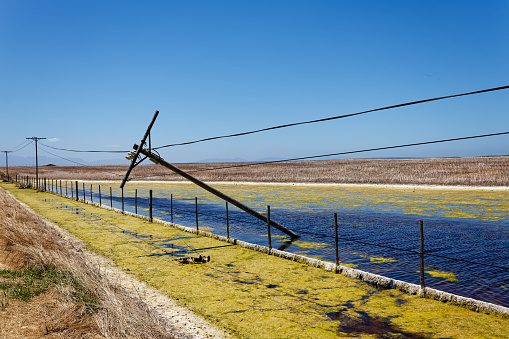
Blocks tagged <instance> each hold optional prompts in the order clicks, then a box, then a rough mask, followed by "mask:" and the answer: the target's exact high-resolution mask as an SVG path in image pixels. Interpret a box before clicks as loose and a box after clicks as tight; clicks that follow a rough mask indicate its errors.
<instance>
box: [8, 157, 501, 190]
mask: <svg viewBox="0 0 509 339" xmlns="http://www.w3.org/2000/svg"><path fill="white" fill-rule="evenodd" d="M236 165H239V163H222V164H218V163H216V164H179V165H177V167H179V168H181V169H182V170H185V171H189V172H191V174H192V175H194V176H196V177H197V178H199V179H201V180H204V181H225V182H228V181H230V182H231V181H250V182H281V183H286V182H295V183H344V184H404V185H414V184H415V185H465V186H509V157H508V156H501V157H475V158H429V159H345V160H321V161H298V162H284V163H275V164H262V165H255V166H246V167H237V168H229V169H218V170H213V171H204V172H193V171H199V170H204V169H210V168H219V167H227V166H236ZM127 167H128V166H124V165H117V166H87V167H79V166H55V167H53V166H52V167H39V177H46V178H49V179H74V180H121V179H122V178H123V177H124V175H125V172H126V170H127ZM169 173H171V172H170V171H169V170H168V169H166V168H164V167H162V166H160V165H141V166H138V167H136V168H135V169H134V170H133V172H132V174H131V176H130V179H131V180H153V181H157V180H163V181H178V180H183V178H181V177H180V176H177V175H175V174H170V175H168V174H169ZM10 174H11V176H12V175H16V174H17V175H19V176H27V175H28V176H35V168H34V167H12V168H10Z"/></svg>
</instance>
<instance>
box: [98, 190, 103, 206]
mask: <svg viewBox="0 0 509 339" xmlns="http://www.w3.org/2000/svg"><path fill="white" fill-rule="evenodd" d="M102 204H103V201H102V197H101V185H99V206H102Z"/></svg>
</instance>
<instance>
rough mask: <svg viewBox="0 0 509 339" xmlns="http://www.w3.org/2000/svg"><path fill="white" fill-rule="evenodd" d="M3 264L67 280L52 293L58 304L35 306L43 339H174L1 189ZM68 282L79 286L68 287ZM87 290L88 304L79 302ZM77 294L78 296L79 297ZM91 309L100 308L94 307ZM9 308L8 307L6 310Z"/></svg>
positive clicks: (149, 312)
mask: <svg viewBox="0 0 509 339" xmlns="http://www.w3.org/2000/svg"><path fill="white" fill-rule="evenodd" d="M0 263H2V264H3V265H5V266H7V267H8V268H10V269H18V270H23V269H26V268H27V267H46V268H49V269H50V270H53V269H56V270H58V271H59V272H65V274H64V275H63V276H65V277H67V278H66V279H64V280H62V282H61V283H60V284H55V285H54V286H53V287H52V289H51V290H50V291H49V292H48V293H54V294H55V295H54V298H53V299H55V300H56V301H58V302H55V303H54V304H52V305H51V307H49V306H48V305H45V304H37V305H39V306H38V307H41V309H39V310H37V312H35V313H36V314H39V315H40V317H42V318H43V323H42V325H41V326H42V328H43V329H42V332H43V333H42V334H43V335H47V334H54V333H58V337H62V338H95V337H106V338H171V337H172V336H171V335H169V334H168V332H167V330H166V328H165V326H166V325H165V324H164V321H163V320H161V319H160V318H159V316H158V315H156V314H155V313H154V312H153V311H152V310H150V309H149V308H148V307H147V306H146V304H145V303H143V302H142V301H141V300H140V299H138V298H135V297H133V296H130V295H128V294H127V293H126V292H125V291H124V290H122V289H121V288H119V287H117V286H115V285H114V284H113V283H112V282H111V281H109V280H108V278H107V277H106V276H105V275H103V274H102V273H101V271H100V269H99V267H98V265H97V264H94V263H91V262H90V261H89V260H88V259H87V257H86V256H85V255H84V254H83V252H82V250H81V249H80V247H79V246H78V245H77V244H73V243H72V241H71V240H69V239H64V238H63V237H62V235H61V234H60V233H59V232H58V231H57V230H55V229H54V228H52V227H51V226H50V225H48V224H47V223H46V222H45V221H44V220H43V219H42V218H41V217H40V216H38V215H36V214H35V213H33V212H31V211H30V210H28V209H27V208H25V207H24V206H22V205H21V204H20V203H19V202H18V201H17V200H16V199H14V198H13V197H12V196H10V195H9V194H8V193H7V192H6V191H5V190H4V189H2V188H0ZM69 279H72V280H73V281H76V284H69V283H67V282H68V281H69ZM77 289H83V291H82V292H83V293H85V295H87V298H88V302H85V301H84V300H77V298H76V295H77V291H76V290H77ZM78 292H79V291H78ZM90 300H93V302H92V304H95V305H96V306H92V307H91V306H90ZM7 307H8V306H7Z"/></svg>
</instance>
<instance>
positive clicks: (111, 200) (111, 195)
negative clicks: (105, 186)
mask: <svg viewBox="0 0 509 339" xmlns="http://www.w3.org/2000/svg"><path fill="white" fill-rule="evenodd" d="M110 207H111V208H113V194H112V193H111V186H110Z"/></svg>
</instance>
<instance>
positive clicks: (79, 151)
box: [40, 143, 129, 153]
mask: <svg viewBox="0 0 509 339" xmlns="http://www.w3.org/2000/svg"><path fill="white" fill-rule="evenodd" d="M40 144H41V145H43V146H46V147H49V148H52V149H56V150H59V151H67V152H78V153H127V152H129V151H103V150H100V151H83V150H76V149H67V148H58V147H53V146H50V145H46V144H43V143H40Z"/></svg>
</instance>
